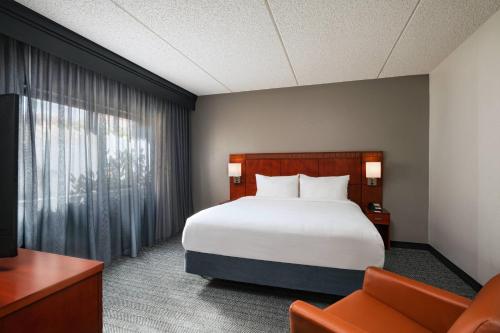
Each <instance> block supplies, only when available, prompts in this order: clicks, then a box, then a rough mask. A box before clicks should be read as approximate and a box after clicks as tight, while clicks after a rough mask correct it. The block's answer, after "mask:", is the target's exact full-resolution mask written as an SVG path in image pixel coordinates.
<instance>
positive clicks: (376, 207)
mask: <svg viewBox="0 0 500 333" xmlns="http://www.w3.org/2000/svg"><path fill="white" fill-rule="evenodd" d="M368 210H369V211H371V212H376V213H381V212H382V206H381V205H380V204H379V203H377V202H370V203H369V204H368Z"/></svg>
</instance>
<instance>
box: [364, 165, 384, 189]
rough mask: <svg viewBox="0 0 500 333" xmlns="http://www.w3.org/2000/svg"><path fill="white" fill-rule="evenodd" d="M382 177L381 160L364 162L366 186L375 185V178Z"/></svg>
mask: <svg viewBox="0 0 500 333" xmlns="http://www.w3.org/2000/svg"><path fill="white" fill-rule="evenodd" d="M381 177H382V163H381V162H366V181H367V184H368V186H376V185H377V178H381Z"/></svg>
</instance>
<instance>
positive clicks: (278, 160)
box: [229, 151, 384, 208]
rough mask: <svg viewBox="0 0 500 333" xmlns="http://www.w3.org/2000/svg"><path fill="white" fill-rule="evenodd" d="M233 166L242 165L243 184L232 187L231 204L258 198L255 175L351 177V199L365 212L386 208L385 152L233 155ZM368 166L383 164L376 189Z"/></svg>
mask: <svg viewBox="0 0 500 333" xmlns="http://www.w3.org/2000/svg"><path fill="white" fill-rule="evenodd" d="M229 162H231V163H241V183H239V184H234V183H233V181H232V179H230V180H229V183H230V198H231V200H234V199H238V198H240V197H243V196H246V195H255V193H256V191H257V186H256V182H255V174H261V175H266V176H288V175H296V174H298V173H302V174H306V175H308V176H313V177H324V176H342V175H350V179H349V189H348V196H349V199H350V200H352V201H354V202H356V203H357V204H358V205H360V206H361V207H362V208H363V207H366V206H367V205H368V203H369V202H379V203H381V204H382V186H383V177H384V172H383V170H384V163H383V152H380V151H368V152H357V151H355V152H334V153H263V154H231V155H229ZM365 162H382V178H381V179H378V181H377V185H376V186H368V185H367V182H366V177H365V165H366V164H365Z"/></svg>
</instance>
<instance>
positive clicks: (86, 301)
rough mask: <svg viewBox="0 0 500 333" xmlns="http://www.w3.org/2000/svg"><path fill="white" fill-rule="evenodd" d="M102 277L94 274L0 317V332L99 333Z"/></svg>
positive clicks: (99, 274)
mask: <svg viewBox="0 0 500 333" xmlns="http://www.w3.org/2000/svg"><path fill="white" fill-rule="evenodd" d="M101 299H102V276H101V273H100V272H99V273H97V274H95V275H93V276H91V277H89V278H87V279H85V280H82V281H80V282H77V283H75V284H73V285H71V286H68V287H67V288H65V289H62V290H59V291H58V292H56V293H54V294H51V295H49V296H47V297H45V298H42V299H41V300H39V301H37V302H35V303H32V304H29V305H27V306H25V307H23V308H21V309H19V310H18V311H15V312H13V313H10V314H9V315H7V316H5V317H3V318H0V332H37V333H66V332H72V333H88V332H93V333H99V332H102V302H101Z"/></svg>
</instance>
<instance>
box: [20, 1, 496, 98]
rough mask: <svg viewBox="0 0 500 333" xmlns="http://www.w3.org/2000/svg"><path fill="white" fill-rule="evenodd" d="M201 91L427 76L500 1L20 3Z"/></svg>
mask: <svg viewBox="0 0 500 333" xmlns="http://www.w3.org/2000/svg"><path fill="white" fill-rule="evenodd" d="M17 2H19V3H21V4H23V5H25V6H27V7H29V8H31V9H33V10H34V11H36V12H38V13H40V14H42V15H44V16H46V17H48V18H50V19H52V20H53V21H55V22H57V23H59V24H61V25H63V26H65V27H67V28H69V29H71V30H73V31H75V32H77V33H78V34H80V35H82V36H84V37H86V38H88V39H90V40H92V41H94V42H96V43H98V44H100V45H102V46H104V47H106V48H107V49H109V50H111V51H113V52H115V53H117V54H119V55H121V56H123V57H125V58H127V59H129V60H130V61H133V62H134V63H136V64H138V65H139V66H142V67H144V68H146V69H148V70H150V71H151V72H153V73H155V74H157V75H159V76H161V77H163V78H165V79H167V80H169V81H171V82H173V83H175V84H177V85H179V86H181V87H183V88H185V89H187V90H189V91H191V92H193V93H195V94H197V95H210V94H220V93H228V92H237V91H247V90H259V89H270V88H279V87H290V86H297V85H311V84H322V83H331V82H342V81H353V80H363V79H375V78H379V77H392V76H402V75H413V74H427V73H429V72H430V71H432V69H434V68H435V67H436V66H437V65H438V64H439V63H440V62H441V61H442V60H443V59H444V58H445V57H446V56H447V55H448V54H450V53H451V52H452V51H453V50H454V49H455V48H456V47H457V46H458V45H460V44H461V43H462V42H463V41H464V40H465V39H466V38H467V37H468V36H469V35H470V34H472V33H473V32H474V31H475V30H476V29H477V28H478V27H479V26H480V25H481V24H482V23H483V22H485V21H486V20H487V19H488V18H489V17H490V16H491V15H492V14H493V13H495V12H496V11H497V10H498V9H499V8H500V0H383V1H381V0H233V1H227V0H170V1H166V0H17Z"/></svg>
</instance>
